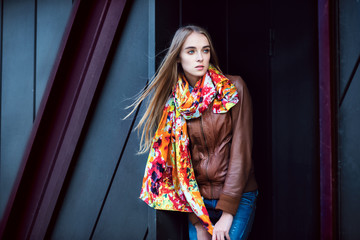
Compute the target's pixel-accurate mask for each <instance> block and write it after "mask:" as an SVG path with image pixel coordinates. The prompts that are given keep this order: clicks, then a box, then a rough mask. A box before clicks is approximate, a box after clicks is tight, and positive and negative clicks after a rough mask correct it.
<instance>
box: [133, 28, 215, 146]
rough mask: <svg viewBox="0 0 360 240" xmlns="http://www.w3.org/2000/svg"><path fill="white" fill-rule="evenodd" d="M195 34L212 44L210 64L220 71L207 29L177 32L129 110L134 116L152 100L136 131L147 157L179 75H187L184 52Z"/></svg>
mask: <svg viewBox="0 0 360 240" xmlns="http://www.w3.org/2000/svg"><path fill="white" fill-rule="evenodd" d="M193 32H197V33H200V34H203V35H205V37H206V38H207V39H208V41H209V44H210V64H212V65H213V66H214V67H216V68H217V69H219V64H218V59H217V56H216V53H215V50H214V47H213V44H212V41H211V39H210V35H209V34H208V32H207V31H206V30H205V29H203V28H201V27H198V26H194V25H189V26H185V27H181V28H179V29H178V30H177V31H176V33H175V35H174V37H173V39H172V42H171V44H170V47H169V49H168V51H167V53H166V55H165V57H164V59H163V60H162V62H161V64H160V66H159V68H158V70H157V72H156V73H155V75H154V76H153V78H152V79H151V81H150V82H149V84H148V86H147V88H146V89H145V90H144V91H143V92H142V93H141V95H140V97H139V98H138V99H136V101H135V102H134V103H133V104H131V105H130V106H128V108H132V111H131V112H130V113H129V115H131V114H132V113H133V112H134V111H135V110H136V109H137V108H138V107H139V106H140V104H141V103H142V102H143V101H144V100H145V99H146V98H147V97H148V96H150V97H151V98H150V100H149V102H148V106H147V107H146V111H145V113H144V115H143V116H142V118H141V119H140V121H139V124H138V125H137V126H136V129H138V130H140V129H142V133H141V141H140V149H139V153H145V152H147V151H148V150H149V149H150V147H151V140H152V138H153V137H154V134H155V131H156V129H157V126H158V124H159V122H160V119H161V116H162V113H163V109H164V106H165V104H166V102H167V100H168V99H169V96H170V94H171V92H172V90H173V89H174V86H175V84H176V82H177V79H178V74H179V73H183V70H182V67H181V64H180V63H179V62H178V60H179V54H180V51H181V48H182V46H183V44H184V42H185V40H186V39H187V37H188V36H189V35H190V34H191V33H193ZM219 70H220V69H219ZM129 115H128V116H129ZM128 116H127V117H128Z"/></svg>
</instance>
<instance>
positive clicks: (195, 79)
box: [185, 74, 201, 87]
mask: <svg viewBox="0 0 360 240" xmlns="http://www.w3.org/2000/svg"><path fill="white" fill-rule="evenodd" d="M185 77H186V80H187V81H188V83H189V84H190V86H192V87H195V85H196V83H197V82H198V81H199V80H200V79H201V77H193V76H190V77H188V76H186V74H185Z"/></svg>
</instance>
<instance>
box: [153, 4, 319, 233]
mask: <svg viewBox="0 0 360 240" xmlns="http://www.w3.org/2000/svg"><path fill="white" fill-rule="evenodd" d="M156 6H157V15H156V16H157V19H156V36H157V41H156V46H157V47H156V49H157V52H160V51H161V49H164V48H165V47H167V46H168V44H169V42H168V41H166V39H169V38H171V35H169V34H168V33H169V32H173V31H175V29H176V28H177V27H178V26H180V25H187V24H197V25H200V26H203V27H205V28H206V29H207V30H208V31H209V32H210V35H211V37H212V39H213V41H214V45H215V48H216V51H217V53H218V55H219V58H220V66H221V67H222V69H223V71H224V72H226V73H229V74H236V75H240V76H242V77H243V78H244V80H245V82H246V84H247V85H248V88H249V90H250V93H251V95H252V99H253V109H254V149H253V159H254V162H255V173H256V177H257V180H258V182H259V191H260V195H259V199H258V206H257V212H256V217H255V223H254V227H253V231H252V233H251V236H250V238H251V239H289V238H291V239H319V224H320V209H319V197H320V195H319V186H320V183H319V157H318V148H319V146H318V131H319V128H318V114H317V111H318V107H317V104H318V100H317V97H318V66H317V64H318V61H317V54H318V52H317V43H318V42H317V3H316V2H314V1H310V0H309V1H295V2H294V1H292V2H291V3H289V2H287V1H282V0H271V1H270V0H263V1H256V2H254V1H235V0H234V1H233V0H227V1H223V2H222V4H218V2H217V1H190V0H182V1H178V2H177V3H175V4H171V6H170V4H169V3H165V2H164V1H157V5H156ZM169 12H171V13H169ZM170 15H171V16H173V17H172V18H169V16H170ZM169 19H171V20H169ZM168 215H170V214H168ZM290 236H291V237H290Z"/></svg>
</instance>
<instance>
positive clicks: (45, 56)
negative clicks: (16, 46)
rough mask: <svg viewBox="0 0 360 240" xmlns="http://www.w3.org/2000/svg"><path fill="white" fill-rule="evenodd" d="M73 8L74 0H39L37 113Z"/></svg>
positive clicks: (37, 21)
mask: <svg viewBox="0 0 360 240" xmlns="http://www.w3.org/2000/svg"><path fill="white" fill-rule="evenodd" d="M71 8H72V0H61V1H59V0H37V20H36V84H35V87H36V97H35V110H36V111H37V109H38V108H39V104H40V101H41V98H42V96H43V93H44V90H45V86H46V83H47V81H48V79H49V76H50V71H51V70H52V67H53V65H54V61H55V57H56V54H57V52H58V49H59V45H60V41H61V39H62V36H63V33H64V30H65V26H66V23H67V21H68V18H69V16H70V12H71Z"/></svg>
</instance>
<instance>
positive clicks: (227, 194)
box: [216, 76, 253, 215]
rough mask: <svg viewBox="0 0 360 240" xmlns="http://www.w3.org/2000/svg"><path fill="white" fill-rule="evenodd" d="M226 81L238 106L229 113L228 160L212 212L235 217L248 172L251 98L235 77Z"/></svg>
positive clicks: (250, 165)
mask: <svg viewBox="0 0 360 240" xmlns="http://www.w3.org/2000/svg"><path fill="white" fill-rule="evenodd" d="M229 78H230V77H229ZM230 80H231V81H232V82H233V84H235V86H236V88H237V91H238V94H239V102H238V103H237V104H236V105H235V106H234V107H232V108H231V109H230V111H231V112H230V113H231V119H232V120H231V121H232V142H231V149H230V160H229V166H228V171H227V174H226V178H225V183H224V186H223V191H222V193H221V194H220V198H219V201H218V203H217V206H216V209H220V210H223V211H225V212H228V213H230V214H232V215H235V214H236V211H237V208H238V206H239V203H240V199H241V196H242V193H243V191H244V188H245V187H246V183H247V181H248V178H249V174H250V171H251V168H252V159H251V152H252V125H253V123H252V103H251V97H250V94H249V91H248V89H247V87H246V84H245V82H244V81H243V80H242V79H241V77H239V76H236V77H234V76H233V77H231V78H230Z"/></svg>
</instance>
